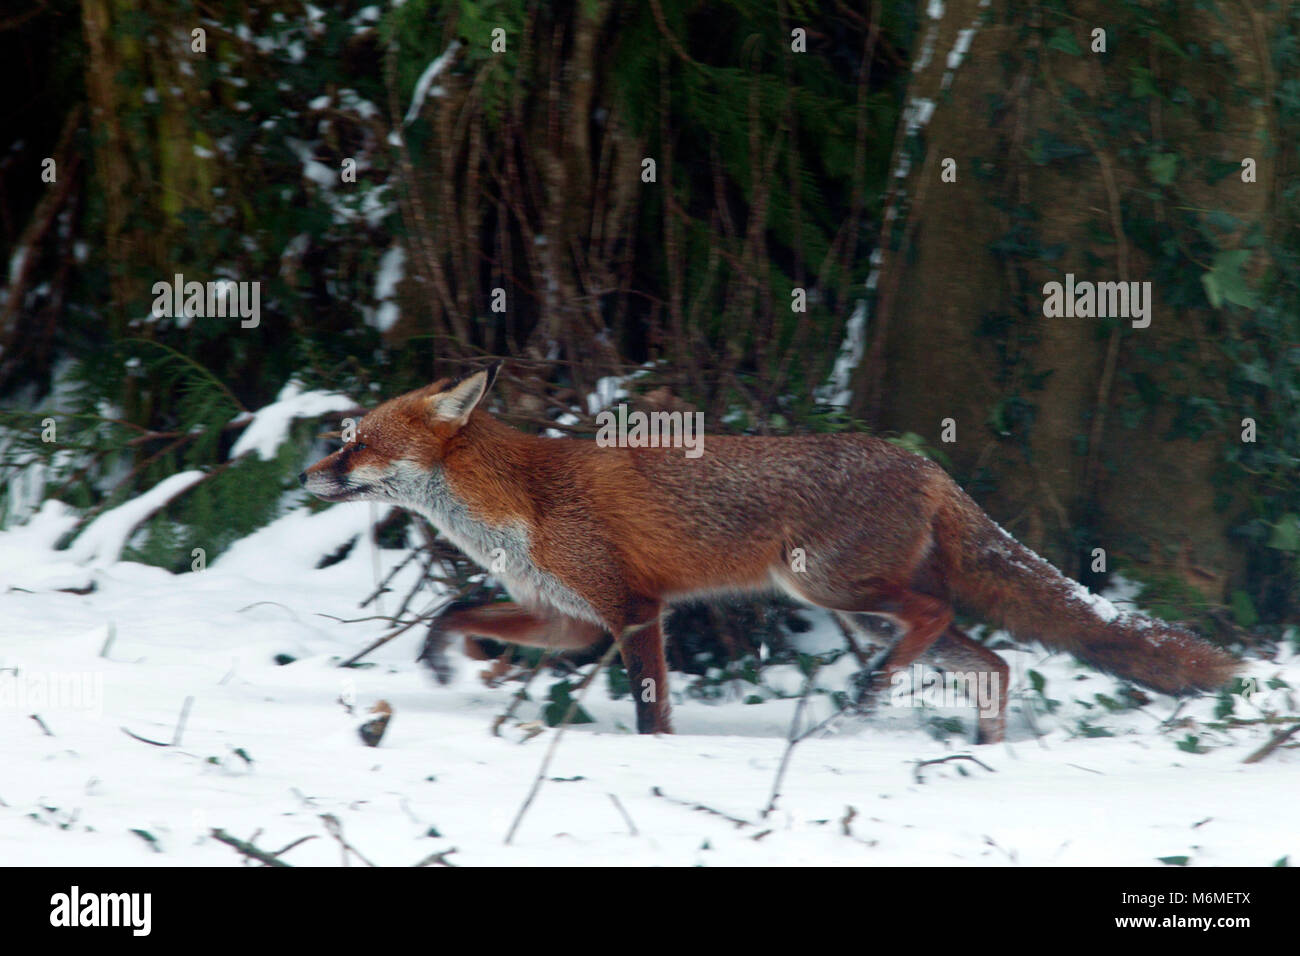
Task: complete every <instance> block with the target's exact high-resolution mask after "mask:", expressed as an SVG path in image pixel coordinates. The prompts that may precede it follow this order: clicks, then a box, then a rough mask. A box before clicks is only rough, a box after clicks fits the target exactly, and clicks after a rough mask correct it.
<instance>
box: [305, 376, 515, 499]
mask: <svg viewBox="0 0 1300 956" xmlns="http://www.w3.org/2000/svg"><path fill="white" fill-rule="evenodd" d="M500 367H501V363H500V362H496V363H494V364H492V365H490V366H488V367H487V368H485V369H480V370H479V371H477V372H473V373H471V374H469V375H465V376H462V377H460V378H454V379H451V378H444V379H441V380H439V381H437V382H434V383H433V384H432V385H426V386H425V387H424V388H418V389H416V390H415V391H413V392H407V393H406V394H405V395H400V396H398V397H397V398H394V399H391V400H389V401H387V402H384V403H383V404H382V405H380V406H379V407H378V408H376V409H374V411H372V412H370V413H369V414H367V415H366V416H365V417H364V418H363V419H361V421H360V423H358V425H357V429H356V436H355V437H354V439H353V440H352V441H350V442H348V443H347V444H345V445H344V446H343V447H342V448H340V449H339V450H338V451H336V452H334V453H333V454H332V455H327V456H325V457H324V458H322V459H321V460H320V461H318V462H316V464H314V465H312V466H311V467H310V468H308V469H307V470H306V471H304V472H302V473H301V474H300V475H299V476H298V481H299V482H300V483H301V484H302V486H303V487H304V488H306V489H307V490H308V491H310V492H311V493H312V494H313V495H315V496H316V497H317V498H323V499H324V500H326V501H363V500H375V501H388V502H391V503H393V504H398V505H404V506H405V507H408V508H410V507H415V506H418V505H419V504H421V503H423V502H424V501H425V496H426V494H427V489H428V483H429V480H430V478H431V477H435V476H437V475H438V474H439V472H440V471H441V465H442V461H443V458H444V457H445V456H446V454H447V450H448V446H449V444H450V443H451V442H452V441H453V440H454V439H455V438H456V436H457V435H458V434H459V433H460V431H461V429H462V428H463V427H464V426H465V424H466V423H467V422H468V421H469V417H470V414H471V413H472V412H473V411H474V409H475V407H476V406H477V405H478V403H479V402H480V401H482V399H483V396H484V395H485V394H487V390H488V389H489V388H491V387H492V383H493V381H495V379H496V374H497V370H498V369H499V368H500ZM417 510H418V508H417Z"/></svg>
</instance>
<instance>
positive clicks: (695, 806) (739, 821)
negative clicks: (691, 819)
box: [650, 787, 758, 830]
mask: <svg viewBox="0 0 1300 956" xmlns="http://www.w3.org/2000/svg"><path fill="white" fill-rule="evenodd" d="M650 793H651V794H653V795H654V796H656V797H662V798H663V799H664V800H667V801H668V802H669V803H675V804H677V805H678V806H679V807H686V808H687V809H689V810H698V811H699V812H700V813H707V814H709V815H710V816H714V817H722V819H724V820H726V821H727V822H728V823H734V824H735V825H736V829H738V830H739V829H742V828H744V827H752V826H757V825H758V824H756V823H754V822H753V821H751V820H745V819H743V818H741V817H733V816H732V815H731V814H730V813H723V812H722V811H721V810H715V809H713V807H708V806H705V805H704V804H702V803H693V802H692V801H690V800H681V799H679V798H677V797H670V796H668V794H666V793H664V792H663V791H662V790H660V789H659V788H658V787H651V788H650Z"/></svg>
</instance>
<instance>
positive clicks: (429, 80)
mask: <svg viewBox="0 0 1300 956" xmlns="http://www.w3.org/2000/svg"><path fill="white" fill-rule="evenodd" d="M459 49H460V41H458V40H452V41H451V43H449V44H447V49H445V50H443V51H442V53H440V54H439V55H438V56H436V57H434V58H433V60H432V61H431V62H430V63H429V65H428V66H426V67H425V68H424V72H423V73H421V74H420V78H419V79H418V80H417V81H416V83H415V93H414V94H413V95H412V96H411V106H410V108H409V109H408V110H407V111H406V116H405V117H403V119H402V125H403V126H410V125H411V123H413V122H415V118H416V117H417V116H419V115H420V107H422V106H424V101H425V99H426V98H427V97H430V96H442V95H443V89H442V87H440V86H434V85H433V81H434V80H436V79H437V78H438V74H440V73H441V72H442V71H443V70H444V69H446V67H447V64H448V63H450V62H451V58H452V57H453V56H455V55H456V51H457V50H459Z"/></svg>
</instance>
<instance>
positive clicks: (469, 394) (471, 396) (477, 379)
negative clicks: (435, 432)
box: [428, 362, 501, 428]
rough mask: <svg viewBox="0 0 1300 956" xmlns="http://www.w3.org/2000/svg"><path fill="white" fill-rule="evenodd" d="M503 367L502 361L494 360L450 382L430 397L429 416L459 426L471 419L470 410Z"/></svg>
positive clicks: (481, 397)
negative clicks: (484, 366) (482, 367)
mask: <svg viewBox="0 0 1300 956" xmlns="http://www.w3.org/2000/svg"><path fill="white" fill-rule="evenodd" d="M500 368H501V363H500V362H493V363H492V364H491V365H489V366H488V367H487V368H484V369H480V370H479V371H477V372H473V373H472V374H470V375H467V376H465V377H464V378H462V379H457V380H456V381H453V382H449V383H448V384H447V387H446V388H444V389H443V390H442V391H441V392H439V393H438V394H436V395H430V396H429V398H428V409H429V417H430V418H432V419H433V420H434V421H438V422H446V423H448V424H451V425H455V426H456V427H457V428H459V427H461V426H462V425H464V424H465V422H467V421H469V414H470V412H472V411H474V408H475V407H476V406H477V405H478V403H479V402H481V401H482V400H483V396H484V395H485V394H487V390H488V389H489V388H491V387H492V383H493V382H494V381H496V377H497V371H498V370H499V369H500Z"/></svg>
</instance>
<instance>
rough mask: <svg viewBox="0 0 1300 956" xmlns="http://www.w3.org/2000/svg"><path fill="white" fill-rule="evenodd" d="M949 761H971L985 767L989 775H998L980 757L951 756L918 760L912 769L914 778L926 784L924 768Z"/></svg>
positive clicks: (967, 755)
mask: <svg viewBox="0 0 1300 956" xmlns="http://www.w3.org/2000/svg"><path fill="white" fill-rule="evenodd" d="M949 760H969V761H971V762H972V763H975V764H978V765H979V766H981V767H983V768H984V769H985V770H987V771H988V772H989V773H997V771H996V770H994V769H993V768H992V767H990V766H989V765H988V764H986V763H985V762H984V761H983V760H980V759H979V758H978V757H972V756H971V755H970V754H950V755H949V756H947V757H936V758H935V759H934V760H918V761H917V762H916V766H914V767H913V768H912V778H913V779H914V780H915V781H916V782H917V783H925V781H924V780H923V779H921V768H922V767H930V766H933V765H935V764H940V763H947V762H948V761H949Z"/></svg>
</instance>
